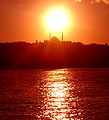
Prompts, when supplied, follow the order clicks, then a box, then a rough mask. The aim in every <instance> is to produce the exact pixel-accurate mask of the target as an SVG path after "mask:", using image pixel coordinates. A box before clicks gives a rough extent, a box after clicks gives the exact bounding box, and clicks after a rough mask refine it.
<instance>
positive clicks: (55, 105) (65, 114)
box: [44, 70, 83, 120]
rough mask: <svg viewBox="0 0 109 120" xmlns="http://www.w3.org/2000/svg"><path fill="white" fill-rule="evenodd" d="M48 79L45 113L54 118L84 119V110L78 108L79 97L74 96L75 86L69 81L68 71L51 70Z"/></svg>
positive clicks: (58, 119)
mask: <svg viewBox="0 0 109 120" xmlns="http://www.w3.org/2000/svg"><path fill="white" fill-rule="evenodd" d="M46 81H48V82H46V84H45V86H44V89H45V90H44V91H46V92H45V94H46V97H45V100H44V101H45V103H44V104H45V106H46V110H45V113H44V115H45V116H46V117H47V118H50V119H52V120H82V119H83V118H82V117H80V116H81V112H82V110H81V109H78V110H77V101H78V97H73V95H72V94H73V89H74V87H71V85H70V83H68V82H67V71H65V70H55V71H49V72H48V77H47V79H46ZM71 91H72V93H71Z"/></svg>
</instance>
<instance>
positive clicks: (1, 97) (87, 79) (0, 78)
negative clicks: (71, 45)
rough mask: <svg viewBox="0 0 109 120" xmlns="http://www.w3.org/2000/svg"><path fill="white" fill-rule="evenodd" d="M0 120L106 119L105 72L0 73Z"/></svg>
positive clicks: (108, 85) (108, 72) (108, 74)
mask: <svg viewBox="0 0 109 120" xmlns="http://www.w3.org/2000/svg"><path fill="white" fill-rule="evenodd" d="M0 120H109V69H101V68H100V69H54V70H10V71H9V70H3V71H0Z"/></svg>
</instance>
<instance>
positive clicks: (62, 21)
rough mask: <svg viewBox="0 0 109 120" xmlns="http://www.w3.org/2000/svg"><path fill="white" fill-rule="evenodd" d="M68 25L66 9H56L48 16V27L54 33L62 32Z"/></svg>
mask: <svg viewBox="0 0 109 120" xmlns="http://www.w3.org/2000/svg"><path fill="white" fill-rule="evenodd" d="M67 24H68V17H67V13H66V11H65V10H64V9H61V8H55V9H53V10H51V11H50V12H49V13H48V15H47V25H48V28H49V30H50V31H52V32H61V31H63V30H64V28H65V27H66V26H67Z"/></svg>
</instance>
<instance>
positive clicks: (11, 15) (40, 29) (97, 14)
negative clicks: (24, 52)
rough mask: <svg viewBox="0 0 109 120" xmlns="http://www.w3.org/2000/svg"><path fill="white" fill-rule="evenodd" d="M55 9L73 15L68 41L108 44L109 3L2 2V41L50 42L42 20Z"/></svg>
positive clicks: (102, 0)
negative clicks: (63, 10)
mask: <svg viewBox="0 0 109 120" xmlns="http://www.w3.org/2000/svg"><path fill="white" fill-rule="evenodd" d="M54 6H63V7H64V8H65V9H66V10H68V11H69V14H70V15H71V21H72V26H71V27H70V28H69V30H68V31H67V32H64V39H65V40H71V41H74V42H78V41H80V42H82V43H109V0H95V1H94V0H52V1H51V0H0V42H11V41H27V42H35V41H36V40H39V41H43V40H45V39H48V33H49V31H48V29H47V28H45V26H44V24H43V20H42V18H43V15H44V14H45V12H46V11H48V10H49V9H50V8H52V7H54Z"/></svg>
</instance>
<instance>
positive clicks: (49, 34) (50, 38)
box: [49, 32, 51, 40]
mask: <svg viewBox="0 0 109 120" xmlns="http://www.w3.org/2000/svg"><path fill="white" fill-rule="evenodd" d="M50 39H51V33H50V32H49V40H50Z"/></svg>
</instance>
